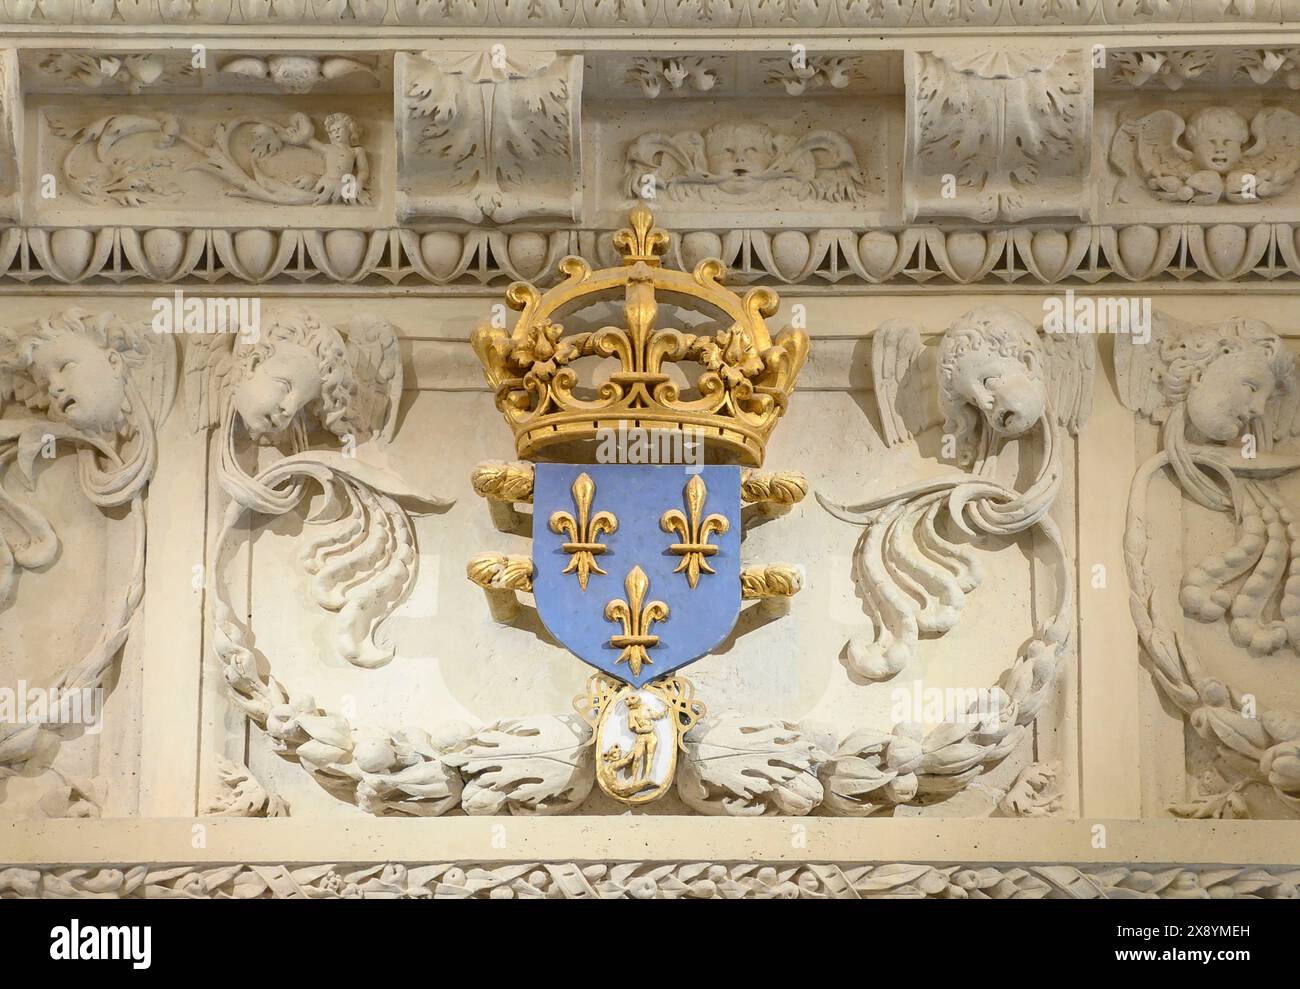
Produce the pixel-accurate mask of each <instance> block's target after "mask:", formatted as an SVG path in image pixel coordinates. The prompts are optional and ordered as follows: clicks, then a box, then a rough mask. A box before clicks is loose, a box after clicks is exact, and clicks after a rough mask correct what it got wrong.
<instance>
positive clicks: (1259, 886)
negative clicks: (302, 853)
mask: <svg viewBox="0 0 1300 989" xmlns="http://www.w3.org/2000/svg"><path fill="white" fill-rule="evenodd" d="M1297 883H1300V872H1296V871H1295V870H1294V869H1290V868H1287V867H1256V868H1241V867H1236V868H1212V867H1200V866H1198V867H1192V868H1184V867H1181V866H1179V867H1174V868H1169V867H1153V868H1151V869H1142V868H1135V867H1132V866H1120V865H1116V866H1104V865H1103V866H1098V865H1083V866H1075V865H1024V866H1019V865H1010V866H1003V865H999V866H990V865H976V864H972V865H961V864H951V865H950V864H944V865H924V864H915V863H894V864H874V863H873V864H854V863H825V864H808V865H781V864H768V863H762V862H739V863H737V862H692V863H680V862H664V861H652V862H618V863H615V862H518V863H511V864H509V865H501V864H492V863H474V862H447V863H432V864H427V865H424V864H415V863H397V862H377V863H374V864H360V865H357V864H349V865H333V864H319V865H314V864H294V865H277V864H265V865H263V864H248V865H242V864H239V865H223V866H205V865H168V866H152V865H122V866H97V867H93V868H68V867H52V866H40V867H36V868H31V867H24V866H16V867H11V868H7V869H5V868H0V898H2V899H76V898H78V897H92V896H93V897H97V898H101V899H103V898H107V899H219V900H227V899H230V900H244V899H367V898H381V899H394V898H399V899H439V900H442V899H452V900H461V899H556V900H561V899H604V900H629V899H630V900H649V899H658V900H696V899H704V900H713V899H726V900H736V899H753V900H776V899H791V900H796V899H816V900H869V899H939V900H1003V899H1013V898H1014V899H1067V900H1091V899H1125V900H1131V899H1164V900H1208V899H1216V900H1222V899H1262V900H1275V899H1295V898H1296V897H1297V895H1298V894H1297V889H1296V887H1297Z"/></svg>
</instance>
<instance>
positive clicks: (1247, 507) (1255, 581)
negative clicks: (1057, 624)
mask: <svg viewBox="0 0 1300 989" xmlns="http://www.w3.org/2000/svg"><path fill="white" fill-rule="evenodd" d="M1115 365H1116V382H1117V385H1118V387H1119V392H1120V397H1121V399H1122V400H1123V401H1124V403H1125V405H1127V406H1128V407H1129V408H1131V409H1133V410H1134V411H1135V412H1138V413H1141V414H1142V415H1145V416H1148V417H1149V418H1150V419H1151V420H1152V421H1153V422H1155V423H1157V424H1159V426H1160V429H1161V432H1160V441H1161V447H1162V448H1161V449H1160V450H1159V452H1157V453H1156V454H1155V455H1154V456H1152V457H1151V458H1149V459H1148V460H1147V461H1146V463H1144V464H1143V465H1142V466H1141V467H1140V468H1139V469H1138V471H1137V474H1136V475H1135V477H1134V479H1133V485H1132V489H1131V494H1130V500H1129V510H1128V520H1127V527H1126V529H1125V558H1126V563H1127V567H1128V577H1129V583H1130V586H1131V587H1132V590H1133V593H1132V595H1131V602H1132V610H1133V617H1134V621H1135V622H1136V624H1137V626H1138V632H1139V636H1140V637H1141V640H1142V644H1143V646H1144V647H1145V649H1146V651H1147V653H1148V654H1149V656H1150V657H1151V660H1152V674H1153V676H1154V678H1155V680H1156V683H1157V684H1158V685H1159V686H1160V688H1161V690H1162V691H1163V692H1164V693H1165V694H1166V696H1168V697H1169V699H1170V700H1171V701H1172V702H1173V703H1174V704H1176V705H1177V706H1178V707H1179V708H1180V709H1181V710H1182V711H1183V712H1184V714H1185V715H1186V716H1187V718H1188V721H1189V723H1190V724H1191V726H1192V727H1193V728H1194V729H1195V730H1196V731H1197V733H1198V734H1200V735H1201V736H1202V737H1203V738H1205V739H1206V740H1208V741H1209V742H1211V744H1213V745H1215V746H1216V747H1217V750H1218V753H1219V762H1218V764H1217V766H1216V768H1217V770H1218V771H1219V772H1220V773H1221V774H1222V775H1223V776H1224V780H1225V785H1231V789H1230V790H1229V791H1228V795H1230V794H1231V793H1236V792H1237V791H1238V790H1241V789H1242V788H1245V787H1249V786H1250V785H1251V784H1260V785H1263V786H1264V787H1265V789H1267V788H1269V787H1271V790H1272V794H1273V795H1274V797H1275V798H1277V799H1278V800H1280V801H1281V803H1282V804H1283V805H1284V806H1285V807H1287V808H1289V810H1290V812H1291V813H1292V814H1294V813H1296V812H1300V732H1297V730H1296V727H1295V726H1296V725H1298V724H1300V713H1297V712H1295V711H1283V710H1262V708H1261V706H1260V705H1259V704H1258V703H1257V701H1256V700H1255V699H1254V698H1249V695H1246V694H1239V693H1238V692H1237V691H1235V690H1233V689H1232V688H1231V687H1229V686H1228V685H1226V684H1225V683H1223V682H1222V681H1221V680H1219V679H1218V678H1216V677H1215V676H1214V675H1212V674H1211V673H1210V672H1209V671H1207V670H1206V668H1205V667H1204V666H1203V664H1202V662H1201V660H1200V658H1199V656H1198V655H1197V651H1196V649H1195V646H1194V644H1193V643H1192V642H1191V640H1190V639H1189V638H1188V637H1187V635H1186V634H1185V633H1184V632H1183V631H1182V630H1181V629H1179V628H1178V624H1179V622H1178V619H1176V618H1175V617H1173V616H1172V615H1171V614H1170V612H1171V611H1172V610H1173V609H1171V608H1169V607H1168V605H1169V604H1170V603H1172V601H1170V602H1167V601H1166V599H1165V598H1166V596H1165V594H1164V593H1163V591H1162V589H1161V588H1160V587H1159V586H1158V585H1157V583H1156V582H1155V578H1154V577H1153V576H1152V573H1151V571H1150V569H1149V568H1148V566H1147V564H1146V557H1147V552H1148V548H1149V544H1150V542H1151V535H1150V530H1151V528H1152V527H1153V525H1154V522H1153V520H1152V518H1151V514H1150V510H1149V506H1148V500H1149V498H1148V488H1149V486H1150V484H1151V481H1152V480H1153V479H1154V478H1155V477H1156V476H1158V475H1161V474H1167V475H1169V476H1171V477H1172V479H1173V480H1174V481H1175V483H1177V484H1178V486H1179V488H1180V490H1181V491H1182V493H1183V494H1184V495H1185V496H1186V497H1187V498H1189V499H1191V501H1193V502H1195V503H1196V504H1198V505H1200V506H1202V507H1203V508H1205V509H1208V510H1210V511H1212V512H1220V513H1223V514H1225V515H1228V516H1230V517H1231V518H1232V520H1233V522H1234V530H1235V531H1234V534H1233V536H1232V541H1231V544H1230V545H1228V546H1216V547H1214V548H1213V549H1211V550H1210V551H1209V552H1208V553H1206V554H1205V555H1204V556H1203V557H1202V558H1201V559H1198V560H1196V561H1194V562H1193V563H1192V565H1191V566H1190V567H1188V568H1187V569H1186V570H1185V571H1184V573H1183V575H1182V580H1181V582H1180V586H1179V588H1178V594H1177V606H1178V608H1179V609H1180V610H1181V612H1182V616H1181V617H1186V618H1190V619H1193V620H1194V621H1197V622H1201V623H1207V624H1218V623H1225V624H1226V626H1227V631H1228V636H1229V638H1230V640H1231V642H1232V644H1233V645H1234V646H1236V647H1237V648H1239V649H1241V650H1243V651H1244V653H1245V654H1246V655H1243V656H1241V661H1242V662H1245V661H1246V660H1247V656H1249V657H1254V658H1256V659H1260V660H1264V659H1268V658H1269V657H1275V656H1277V654H1279V653H1281V652H1282V651H1283V650H1288V649H1289V650H1291V651H1294V650H1296V649H1297V648H1300V556H1298V555H1297V548H1298V547H1300V525H1298V524H1297V522H1296V519H1295V515H1294V513H1293V511H1292V509H1291V508H1290V507H1289V506H1288V504H1287V502H1286V499H1285V497H1284V494H1283V490H1282V489H1281V488H1280V486H1279V484H1278V481H1279V479H1282V478H1286V477H1289V476H1290V475H1293V474H1294V473H1295V472H1296V471H1297V470H1300V455H1297V454H1296V453H1295V452H1292V449H1291V448H1292V447H1293V446H1294V444H1293V443H1291V442H1289V441H1291V440H1293V438H1294V437H1296V436H1297V435H1300V379H1298V378H1297V372H1296V364H1295V359H1294V357H1293V355H1292V354H1291V352H1290V351H1289V350H1288V348H1287V346H1286V344H1285V342H1284V341H1283V340H1282V338H1281V337H1280V336H1278V335H1277V334H1276V333H1274V332H1273V330H1272V328H1271V327H1269V326H1268V325H1267V324H1265V323H1262V322H1260V321H1259V320H1254V319H1245V318H1240V317H1234V318H1232V319H1227V320H1223V321H1221V322H1218V323H1206V324H1191V323H1185V322H1181V321H1179V320H1175V319H1172V318H1170V317H1168V316H1166V315H1163V314H1159V313H1158V314H1156V319H1155V320H1154V322H1153V327H1152V339H1151V342H1150V343H1149V344H1148V345H1146V346H1138V345H1135V344H1133V343H1132V342H1130V341H1127V340H1125V339H1124V338H1122V337H1120V338H1117V342H1116V352H1115ZM1248 698H1249V699H1248ZM1224 796H1225V795H1223V794H1221V795H1219V796H1217V797H1213V798H1209V799H1208V800H1207V801H1206V802H1205V803H1204V805H1205V806H1209V805H1213V808H1214V813H1213V815H1212V816H1223V814H1224V813H1225V812H1226V810H1225V809H1226V808H1231V807H1233V806H1236V807H1238V808H1241V807H1243V806H1245V803H1244V802H1243V801H1241V800H1238V801H1235V802H1230V801H1227V800H1225V799H1223V797H1224ZM1250 802H1251V803H1253V802H1254V798H1253V796H1252V798H1251V800H1250ZM1191 812H1192V813H1194V814H1199V813H1200V809H1199V808H1192V809H1191ZM1234 816H1245V812H1244V811H1242V812H1240V813H1239V814H1235V815H1234Z"/></svg>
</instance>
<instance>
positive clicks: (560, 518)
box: [533, 464, 740, 687]
mask: <svg viewBox="0 0 1300 989" xmlns="http://www.w3.org/2000/svg"><path fill="white" fill-rule="evenodd" d="M533 571H534V572H533V596H534V598H535V600H536V602H537V611H538V614H539V615H540V616H541V619H542V622H543V623H544V624H545V625H546V628H547V630H548V631H550V633H551V635H553V636H554V637H555V638H556V639H558V640H559V641H560V642H561V643H563V644H564V645H565V646H566V647H567V648H568V649H570V650H571V651H572V652H573V653H574V655H576V656H577V657H578V658H579V659H581V660H583V661H584V662H586V663H589V664H590V665H592V666H594V667H596V669H598V670H600V671H601V672H603V673H606V674H608V675H609V676H611V677H614V678H615V679H618V680H622V681H623V682H625V683H630V684H632V685H633V686H637V687H639V686H641V685H642V684H645V683H648V682H650V681H651V680H657V679H659V678H660V677H663V676H667V675H668V674H670V673H672V672H673V671H674V670H678V669H681V668H682V667H683V666H685V665H686V664H688V663H691V662H694V661H695V660H697V659H699V658H701V657H702V656H705V655H707V654H708V653H709V652H710V651H711V650H712V649H713V648H715V647H716V646H717V645H718V644H719V643H721V642H722V640H723V639H725V638H726V637H727V635H728V634H729V633H730V632H731V630H732V628H733V627H734V626H735V624H736V618H737V616H738V615H739V613H740V468H739V467H735V466H708V467H684V466H681V465H675V466H661V465H654V466H651V465H640V464H537V465H536V475H535V480H534V485H533Z"/></svg>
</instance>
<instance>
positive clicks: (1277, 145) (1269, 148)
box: [1228, 107, 1300, 202]
mask: <svg viewBox="0 0 1300 989" xmlns="http://www.w3.org/2000/svg"><path fill="white" fill-rule="evenodd" d="M1250 134H1251V138H1252V141H1251V144H1250V147H1249V148H1247V149H1246V151H1245V154H1244V155H1243V156H1242V160H1241V169H1242V171H1243V172H1245V173H1246V174H1248V175H1254V176H1255V179H1256V183H1255V187H1254V190H1253V195H1249V196H1248V195H1244V194H1243V191H1242V189H1241V187H1240V185H1239V183H1237V182H1231V183H1229V186H1230V187H1229V191H1228V198H1229V199H1231V200H1232V201H1233V202H1250V201H1252V200H1255V199H1268V198H1270V197H1272V196H1276V195H1278V194H1279V193H1282V192H1285V191H1286V190H1287V189H1288V188H1289V187H1290V185H1291V182H1292V181H1293V180H1294V179H1295V174H1296V171H1297V169H1300V117H1298V116H1296V115H1295V114H1294V113H1292V112H1291V111H1290V110H1284V109H1282V108H1281V107H1272V108H1270V109H1267V110H1260V111H1259V113H1257V114H1255V116H1254V117H1253V118H1252V119H1251V121H1250Z"/></svg>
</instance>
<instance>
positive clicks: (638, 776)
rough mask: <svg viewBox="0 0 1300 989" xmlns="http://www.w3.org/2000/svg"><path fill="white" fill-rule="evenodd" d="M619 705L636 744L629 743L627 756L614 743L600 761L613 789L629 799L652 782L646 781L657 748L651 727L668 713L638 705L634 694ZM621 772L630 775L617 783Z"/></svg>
mask: <svg viewBox="0 0 1300 989" xmlns="http://www.w3.org/2000/svg"><path fill="white" fill-rule="evenodd" d="M623 703H624V706H626V708H627V727H628V730H629V731H631V732H632V734H633V735H635V736H636V741H634V742H633V743H632V748H631V749H630V750H628V753H627V755H624V754H623V747H622V746H621V745H619V744H618V743H615V744H613V745H611V746H610V747H609V748H608V749H606V750H605V752H604V753H603V755H602V756H601V758H602V759H604V761H605V765H606V767H607V768H608V769H609V772H610V774H611V775H612V776H613V777H614V778H615V780H617V782H616V783H615V784H614V785H615V786H616V787H617V788H618V789H619V790H620V791H622V792H623V794H624V795H631V794H633V793H635V792H636V791H637V790H639V789H641V787H642V786H644V785H645V784H647V783H650V782H653V781H652V780H650V779H649V778H648V777H649V775H650V771H651V769H652V768H653V767H654V761H655V749H656V748H658V746H659V740H658V739H657V738H655V724H654V723H655V722H656V721H658V720H659V719H660V718H662V717H663V716H664V715H666V714H667V713H668V709H667V708H666V707H661V708H660V709H659V710H657V711H652V710H650V708H649V707H647V706H646V705H645V704H643V703H642V701H641V696H640V695H639V694H635V693H629V694H628V695H627V697H626V699H625V700H624V702H623ZM625 769H626V770H627V771H628V773H629V774H630V775H629V778H628V779H627V780H618V779H617V774H618V773H620V772H622V771H623V770H625Z"/></svg>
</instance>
